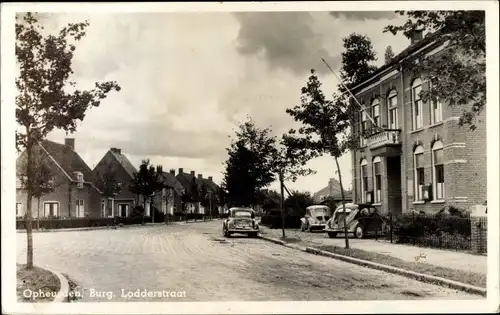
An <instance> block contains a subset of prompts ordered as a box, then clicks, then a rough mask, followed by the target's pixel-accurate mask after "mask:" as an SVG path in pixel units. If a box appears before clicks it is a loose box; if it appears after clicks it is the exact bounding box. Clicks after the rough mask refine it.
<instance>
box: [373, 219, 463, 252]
mask: <svg viewBox="0 0 500 315" xmlns="http://www.w3.org/2000/svg"><path fill="white" fill-rule="evenodd" d="M384 221H385V226H384V232H385V233H384V235H383V236H381V237H385V238H388V239H389V240H390V241H391V243H396V244H408V245H415V246H422V247H432V248H441V249H452V250H460V251H462V250H471V249H472V233H471V218H470V217H469V216H458V215H436V214H433V215H431V214H416V213H412V214H404V215H399V216H387V217H385V220H384Z"/></svg>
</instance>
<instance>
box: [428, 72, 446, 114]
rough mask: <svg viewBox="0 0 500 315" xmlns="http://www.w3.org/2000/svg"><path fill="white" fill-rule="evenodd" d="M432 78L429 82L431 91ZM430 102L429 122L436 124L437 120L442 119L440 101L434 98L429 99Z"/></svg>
mask: <svg viewBox="0 0 500 315" xmlns="http://www.w3.org/2000/svg"><path fill="white" fill-rule="evenodd" d="M433 81H434V80H432V81H430V82H429V90H430V91H431V92H432V91H433V89H434V88H433V83H432V82H433ZM430 103H431V124H437V123H438V122H441V121H443V106H442V104H441V102H440V101H439V100H438V99H436V100H432V99H431V100H430Z"/></svg>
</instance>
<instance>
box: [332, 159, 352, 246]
mask: <svg viewBox="0 0 500 315" xmlns="http://www.w3.org/2000/svg"><path fill="white" fill-rule="evenodd" d="M335 164H336V165H337V172H339V184H340V194H341V195H342V209H343V211H344V237H345V248H346V249H348V248H349V234H348V233H347V220H346V218H347V213H346V211H345V196H344V186H343V185H342V174H341V173H340V165H339V160H338V159H337V157H335Z"/></svg>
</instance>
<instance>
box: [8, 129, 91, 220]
mask: <svg viewBox="0 0 500 315" xmlns="http://www.w3.org/2000/svg"><path fill="white" fill-rule="evenodd" d="M32 152H33V160H34V161H35V163H40V164H44V165H45V166H46V167H47V169H48V170H49V171H50V178H51V179H50V184H51V185H52V187H53V191H52V192H50V193H47V194H45V195H43V196H41V198H40V204H38V200H37V199H36V198H33V200H32V202H31V210H32V216H33V217H34V218H37V217H40V218H42V217H56V218H57V217H59V218H64V217H66V218H68V217H86V216H90V217H99V215H100V213H99V203H100V200H101V193H100V192H99V190H98V189H97V188H96V187H95V186H94V184H93V174H92V171H91V169H90V168H89V167H88V165H87V164H86V163H85V161H83V159H82V158H81V157H80V155H78V153H77V152H76V151H75V139H73V138H67V139H65V143H64V144H61V143H57V142H54V141H50V140H43V141H41V142H40V143H38V144H36V145H35V146H34V147H33V151H32ZM26 157H27V156H26V151H24V152H22V153H21V155H20V156H19V157H18V158H17V160H16V175H17V176H16V177H17V187H16V216H17V217H22V216H24V215H25V214H26V203H27V200H26V199H27V192H26V189H25V188H24V184H23V181H22V177H24V176H25V173H26ZM38 206H40V207H38Z"/></svg>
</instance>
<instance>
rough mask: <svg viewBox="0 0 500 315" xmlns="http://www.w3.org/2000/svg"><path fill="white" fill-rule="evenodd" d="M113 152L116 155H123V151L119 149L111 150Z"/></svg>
mask: <svg viewBox="0 0 500 315" xmlns="http://www.w3.org/2000/svg"><path fill="white" fill-rule="evenodd" d="M111 151H112V152H114V153H116V154H122V149H118V148H111Z"/></svg>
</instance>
